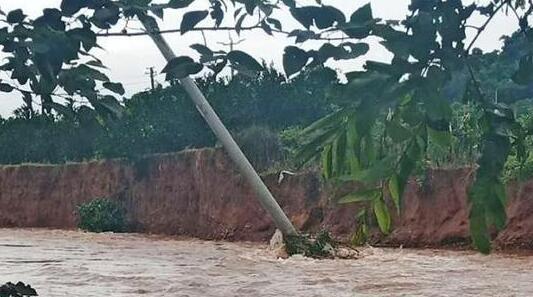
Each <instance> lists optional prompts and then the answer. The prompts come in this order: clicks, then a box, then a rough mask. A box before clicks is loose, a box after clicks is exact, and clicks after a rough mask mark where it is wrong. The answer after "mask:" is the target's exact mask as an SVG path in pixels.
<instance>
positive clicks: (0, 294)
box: [0, 282, 38, 297]
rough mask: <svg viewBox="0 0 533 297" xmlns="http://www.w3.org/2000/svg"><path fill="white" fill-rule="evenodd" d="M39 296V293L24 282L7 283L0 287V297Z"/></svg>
mask: <svg viewBox="0 0 533 297" xmlns="http://www.w3.org/2000/svg"><path fill="white" fill-rule="evenodd" d="M26 296H38V295H37V292H36V291H35V290H34V289H33V288H32V287H31V286H30V285H26V284H24V283H23V282H18V283H17V284H13V283H6V284H4V285H2V286H0V297H26Z"/></svg>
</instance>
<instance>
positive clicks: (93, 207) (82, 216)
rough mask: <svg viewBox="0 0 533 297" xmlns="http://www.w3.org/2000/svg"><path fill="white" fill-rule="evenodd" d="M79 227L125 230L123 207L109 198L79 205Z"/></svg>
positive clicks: (106, 230)
mask: <svg viewBox="0 0 533 297" xmlns="http://www.w3.org/2000/svg"><path fill="white" fill-rule="evenodd" d="M78 214H79V224H78V227H79V228H80V229H82V230H86V231H89V232H109V231H111V232H125V231H126V221H125V218H124V210H123V208H122V207H121V206H120V205H119V204H118V203H117V202H115V201H112V200H109V199H96V200H93V201H90V202H87V203H84V204H82V205H80V206H79V207H78Z"/></svg>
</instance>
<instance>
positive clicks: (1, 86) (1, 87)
mask: <svg viewBox="0 0 533 297" xmlns="http://www.w3.org/2000/svg"><path fill="white" fill-rule="evenodd" d="M12 91H13V87H12V86H11V85H10V84H6V83H0V92H5V93H10V92H12Z"/></svg>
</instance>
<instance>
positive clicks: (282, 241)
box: [270, 230, 360, 259]
mask: <svg viewBox="0 0 533 297" xmlns="http://www.w3.org/2000/svg"><path fill="white" fill-rule="evenodd" d="M270 249H271V250H272V251H273V252H274V253H275V255H276V256H277V257H279V258H287V257H289V256H293V255H303V256H305V257H309V258H315V259H335V258H338V259H357V258H359V257H360V253H359V251H357V250H355V249H353V248H351V247H348V246H343V245H342V244H340V243H338V242H336V241H335V240H334V239H333V238H332V237H331V236H330V234H329V232H327V231H320V232H319V233H317V234H316V235H315V236H313V235H307V234H306V235H298V236H287V237H285V238H284V236H283V234H282V233H281V231H279V230H276V232H275V233H274V236H272V239H271V240H270Z"/></svg>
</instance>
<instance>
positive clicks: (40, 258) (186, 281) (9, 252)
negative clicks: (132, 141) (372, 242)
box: [0, 229, 533, 297]
mask: <svg viewBox="0 0 533 297" xmlns="http://www.w3.org/2000/svg"><path fill="white" fill-rule="evenodd" d="M362 254H363V257H362V258H361V259H358V260H320V261H319V260H312V259H305V258H302V257H295V258H291V259H287V260H278V259H275V257H273V255H272V254H271V253H270V252H269V251H268V249H267V248H266V246H264V245H258V244H246V243H227V242H209V241H200V240H191V239H177V238H168V237H167V238H164V237H154V236H144V235H134V234H122V235H117V234H88V233H81V232H75V231H57V230H27V229H24V230H19V229H0V282H1V283H4V282H7V281H18V280H22V281H24V282H27V283H30V284H32V285H33V287H34V288H36V289H37V291H38V292H39V293H40V296H84V297H85V296H305V297H311V296H533V257H531V256H519V255H509V254H492V255H490V256H482V255H480V254H477V253H474V252H462V251H438V250H410V249H381V248H365V249H363V250H362Z"/></svg>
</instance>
